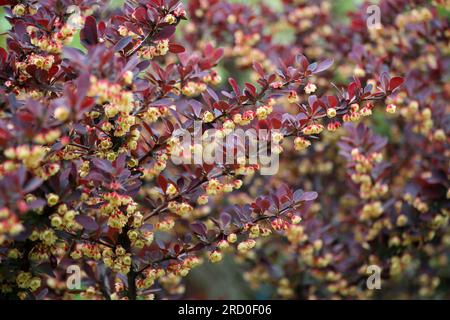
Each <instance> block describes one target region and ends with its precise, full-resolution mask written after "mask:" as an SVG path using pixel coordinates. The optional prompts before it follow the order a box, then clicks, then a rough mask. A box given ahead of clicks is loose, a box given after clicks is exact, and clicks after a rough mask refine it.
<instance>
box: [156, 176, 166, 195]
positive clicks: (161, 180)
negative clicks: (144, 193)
mask: <svg viewBox="0 0 450 320" xmlns="http://www.w3.org/2000/svg"><path fill="white" fill-rule="evenodd" d="M158 184H159V186H160V187H161V189H162V191H164V193H166V190H167V179H166V178H164V176H163V175H159V176H158Z"/></svg>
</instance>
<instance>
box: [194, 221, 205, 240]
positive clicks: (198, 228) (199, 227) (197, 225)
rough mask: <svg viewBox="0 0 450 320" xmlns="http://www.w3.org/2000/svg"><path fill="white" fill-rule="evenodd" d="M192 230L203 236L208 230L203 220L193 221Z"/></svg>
mask: <svg viewBox="0 0 450 320" xmlns="http://www.w3.org/2000/svg"><path fill="white" fill-rule="evenodd" d="M191 230H192V231H194V232H195V233H196V234H199V235H202V236H205V235H206V232H207V229H206V226H205V225H204V223H203V222H200V221H198V222H194V223H192V224H191Z"/></svg>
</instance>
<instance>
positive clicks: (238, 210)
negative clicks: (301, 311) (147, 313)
mask: <svg viewBox="0 0 450 320" xmlns="http://www.w3.org/2000/svg"><path fill="white" fill-rule="evenodd" d="M406 2H408V6H402V5H398V6H397V5H395V4H394V3H393V2H392V1H380V4H379V5H380V7H381V9H382V10H383V12H389V14H386V15H384V16H383V20H382V23H383V25H384V26H385V27H384V28H382V29H380V30H375V31H374V30H371V29H367V27H366V26H365V24H364V12H365V7H364V6H363V7H362V8H361V10H360V11H359V12H355V13H353V14H352V15H350V19H351V23H350V24H340V23H337V22H335V21H334V19H332V17H331V6H330V3H329V2H327V1H304V2H301V3H300V4H299V3H298V2H297V1H283V6H282V9H281V10H275V9H272V8H270V7H268V6H266V5H265V4H261V5H259V6H257V7H256V8H254V7H250V6H248V5H245V4H236V3H227V2H225V1H214V0H210V1H196V0H191V1H188V3H187V12H186V11H185V9H183V6H182V4H181V3H178V2H177V1H173V0H146V1H144V0H138V1H136V0H134V1H126V2H125V3H124V5H123V7H122V8H114V9H112V8H111V7H110V6H108V4H107V3H105V2H104V1H95V0H90V1H81V0H77V1H71V0H48V1H39V2H35V1H14V0H13V1H8V0H5V1H0V4H2V5H3V6H4V7H3V8H4V10H5V12H6V15H7V19H8V21H9V23H10V25H11V29H10V30H9V32H8V37H7V49H6V50H5V49H0V78H1V83H0V90H1V97H0V105H1V118H0V145H1V153H0V157H1V165H0V261H1V265H0V284H1V293H0V294H1V297H2V298H3V297H4V298H10V299H17V298H20V299H72V298H79V297H81V298H85V299H153V298H159V299H161V298H179V297H183V296H185V284H184V280H183V278H184V277H188V275H189V272H190V270H191V269H193V268H195V267H197V266H199V265H200V264H202V263H219V262H221V261H222V260H223V258H224V255H227V254H228V255H231V256H234V257H235V258H236V260H237V261H238V262H240V263H241V264H242V268H243V270H246V271H244V278H245V279H246V280H248V282H249V283H250V285H251V287H253V288H255V289H256V288H258V287H259V286H260V284H261V283H269V284H272V286H273V288H275V289H276V290H274V293H273V294H274V295H275V296H277V297H283V298H342V297H343V298H367V297H371V296H372V295H373V293H374V291H371V290H368V289H367V287H366V286H365V281H364V279H365V278H364V276H365V271H366V268H367V266H369V265H378V266H379V267H380V268H381V269H382V270H383V271H384V272H383V273H384V274H387V275H386V276H385V278H387V279H388V285H389V286H390V287H392V290H391V291H390V293H389V294H386V296H389V295H392V296H394V297H397V296H402V295H411V292H413V291H414V292H416V291H417V290H415V289H405V285H404V281H408V277H411V278H414V281H415V283H414V286H419V288H420V290H419V291H418V294H419V295H421V296H425V297H427V296H435V295H436V296H437V297H442V296H443V295H445V288H446V287H445V283H444V284H442V283H441V282H440V279H441V278H443V279H447V280H448V277H449V275H448V274H446V273H445V272H444V270H445V266H446V265H447V261H446V259H448V255H449V250H448V247H449V244H450V239H449V235H448V227H447V225H448V215H449V214H448V204H447V202H448V201H446V198H448V197H449V193H448V188H449V183H448V167H449V166H448V158H449V157H448V153H449V149H448V139H447V136H446V134H447V133H448V116H447V115H448V112H446V110H445V108H446V107H445V106H446V105H445V101H448V95H449V93H448V88H447V87H445V86H444V85H443V83H444V82H445V79H447V80H448V75H446V72H445V71H448V70H447V69H448V58H446V57H445V52H447V53H448V22H447V21H446V20H445V19H443V18H440V17H439V14H440V13H439V12H438V11H439V10H445V7H444V5H443V4H440V3H439V1H436V3H434V4H429V3H428V1H405V3H406ZM442 8H443V9H442ZM438 9H439V10H438ZM186 19H187V21H184V20H186ZM280 21H281V22H282V23H280ZM180 23H182V24H183V27H182V28H178V31H177V26H178V25H179V24H180ZM280 29H281V30H282V31H283V30H290V31H291V33H292V37H291V39H288V41H284V42H285V43H284V42H281V43H280V41H278V40H277V38H276V37H275V36H272V35H271V34H270V33H267V30H272V31H276V30H280ZM333 30H338V32H336V33H337V34H335V32H333ZM176 31H177V32H176ZM77 39H79V42H80V43H81V45H76V44H77ZM307 57H308V58H307ZM348 70H350V74H349V72H348ZM227 73H228V74H229V75H230V77H229V78H228V80H227V81H225V79H222V77H223V76H224V75H226V74H227ZM391 74H392V75H391ZM403 75H406V82H405V83H404V79H403ZM446 77H447V78H446ZM331 79H332V80H331ZM348 79H349V80H348ZM377 107H381V109H385V110H386V111H387V113H395V111H396V109H400V114H401V116H400V117H395V116H388V117H386V116H385V115H384V114H382V113H380V112H379V111H378V109H380V108H377ZM372 114H374V115H375V116H377V117H376V118H375V120H376V121H375V123H376V124H377V123H378V125H377V126H376V128H378V130H380V128H381V129H383V128H385V129H384V132H379V133H378V134H376V133H374V132H373V131H372V129H371V128H370V127H369V126H370V123H371V122H372V121H370V120H364V119H366V118H372V117H370V116H371V115H372ZM380 119H381V120H380ZM355 121H365V122H367V124H366V125H364V124H359V125H354V124H352V123H351V122H355ZM380 122H381V124H379V123H380ZM199 123H200V126H199V125H198V124H199ZM344 123H345V125H344V128H342V129H339V128H340V127H341V126H342V125H343V124H344ZM385 123H387V124H385ZM383 124H385V125H384V126H383ZM386 127H387V129H386ZM211 129H215V131H214V132H215V133H214V137H213V138H214V139H212V140H208V139H207V138H208V137H207V136H208V132H210V131H209V130H211ZM237 129H246V130H249V129H253V130H256V131H258V130H268V131H269V132H271V133H272V135H271V136H270V139H269V137H258V139H260V140H270V142H272V143H273V142H275V145H274V146H272V147H271V149H270V152H271V154H274V155H277V156H278V155H279V156H280V163H281V165H280V169H279V172H278V173H276V174H274V175H269V176H267V175H261V174H260V173H261V171H262V166H261V164H258V163H256V164H255V163H250V162H249V159H248V158H249V157H251V156H252V155H250V154H245V155H244V156H243V157H238V158H236V159H235V160H236V161H234V162H232V163H228V162H227V163H186V162H182V163H179V162H176V161H173V159H174V158H180V157H181V158H186V157H189V156H191V155H192V153H195V151H198V150H203V149H207V148H208V146H209V145H214V144H215V141H216V140H215V139H216V138H217V140H218V141H219V140H220V139H223V138H224V137H227V136H232V135H233V132H234V131H235V130H237ZM180 130H182V131H183V132H189V133H191V134H192V135H194V134H198V131H200V136H201V137H203V138H205V139H204V140H203V139H202V138H201V139H200V141H195V140H194V142H192V143H191V144H190V145H189V146H188V148H187V149H186V148H184V146H183V143H182V142H183V141H181V140H180V137H179V134H178V133H179V132H180ZM381 131H383V130H381ZM382 133H384V134H385V135H387V136H389V139H386V138H384V137H381V136H380V135H381V134H382ZM239 148H240V146H235V145H233V144H231V145H229V144H228V140H227V144H226V145H225V146H223V149H224V150H223V152H224V153H225V155H226V156H227V155H230V156H231V157H233V156H235V155H236V154H237V153H238V149H239ZM69 270H71V271H75V273H73V274H75V275H77V276H78V277H79V280H80V281H74V280H77V279H74V277H73V274H72V273H71V272H68V271H69ZM77 270H79V272H77ZM417 276H418V277H417ZM445 277H447V278H445ZM208 285H210V286H213V285H214V284H213V283H211V284H206V286H208ZM438 289H442V290H438ZM439 292H443V293H439ZM414 294H415V293H414ZM414 294H412V296H414ZM447 294H448V292H447Z"/></svg>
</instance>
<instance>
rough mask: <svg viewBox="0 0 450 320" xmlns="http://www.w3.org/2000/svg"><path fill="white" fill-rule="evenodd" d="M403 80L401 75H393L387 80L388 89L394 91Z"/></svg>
mask: <svg viewBox="0 0 450 320" xmlns="http://www.w3.org/2000/svg"><path fill="white" fill-rule="evenodd" d="M404 81H405V79H403V78H402V77H393V78H392V79H391V80H390V81H389V91H394V90H395V89H396V88H398V87H399V86H401V85H402V84H403V82H404Z"/></svg>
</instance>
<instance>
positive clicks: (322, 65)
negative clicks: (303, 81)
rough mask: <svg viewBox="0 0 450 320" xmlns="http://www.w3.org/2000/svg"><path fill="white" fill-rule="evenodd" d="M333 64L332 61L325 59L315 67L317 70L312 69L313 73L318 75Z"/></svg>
mask: <svg viewBox="0 0 450 320" xmlns="http://www.w3.org/2000/svg"><path fill="white" fill-rule="evenodd" d="M333 63H334V60H333V59H325V60H323V61H321V62H319V64H318V65H317V68H316V69H314V71H313V73H319V72H322V71H325V70H327V69H328V68H330V67H331V66H332V65H333Z"/></svg>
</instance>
